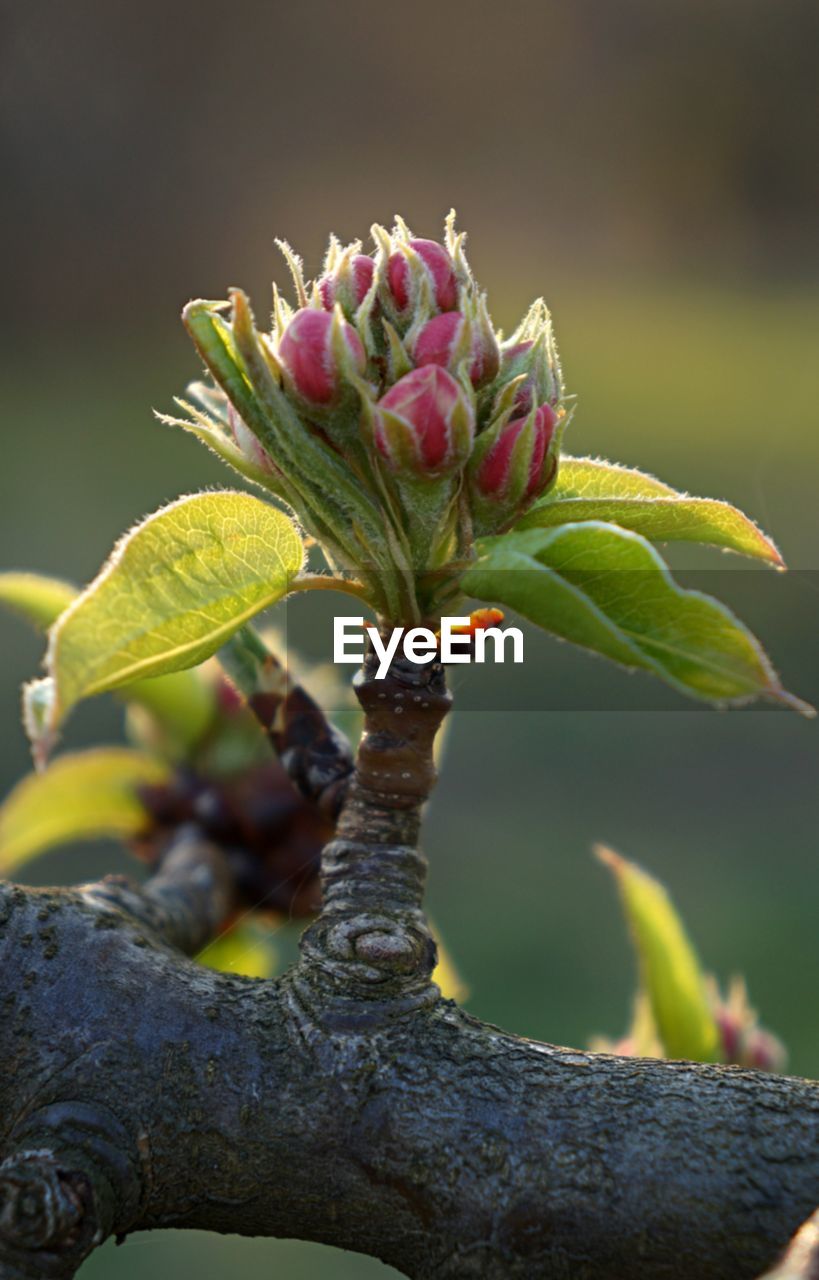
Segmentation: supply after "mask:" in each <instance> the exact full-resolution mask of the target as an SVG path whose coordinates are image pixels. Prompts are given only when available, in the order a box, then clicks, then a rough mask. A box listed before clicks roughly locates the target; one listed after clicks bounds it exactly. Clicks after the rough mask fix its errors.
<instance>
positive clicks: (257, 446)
mask: <svg viewBox="0 0 819 1280" xmlns="http://www.w3.org/2000/svg"><path fill="white" fill-rule="evenodd" d="M227 420H228V426H229V427H230V434H231V435H232V436H233V440H234V443H235V444H236V445H237V447H238V448H239V450H240V452H241V453H242V455H243V456H244V457H245V458H246V459H247V461H248V462H251V463H252V464H253V466H255V467H259V468H260V469H261V470H262V471H268V472H274V471H277V470H278V468H277V467H276V466H275V464H274V462H273V459H272V458H271V457H270V454H269V453H268V452H267V450H266V449H265V448H264V446H263V445H262V443H261V441H259V440H257V439H256V437H255V436H254V434H253V432H252V431H251V430H250V427H249V426H248V425H247V423H246V422H245V420H244V418H242V417H240V416H239V414H238V413H237V412H236V410H235V409H234V407H233V405H232V404H231V402H230V401H229V400H228V402H227Z"/></svg>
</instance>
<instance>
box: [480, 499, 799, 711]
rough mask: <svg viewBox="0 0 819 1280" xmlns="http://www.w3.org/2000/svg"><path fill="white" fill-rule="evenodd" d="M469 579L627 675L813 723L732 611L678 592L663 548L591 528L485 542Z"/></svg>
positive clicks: (604, 527) (490, 597)
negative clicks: (753, 702) (763, 702)
mask: <svg viewBox="0 0 819 1280" xmlns="http://www.w3.org/2000/svg"><path fill="white" fill-rule="evenodd" d="M478 547H479V558H478V560H477V562H476V564H475V565H474V566H473V567H472V568H471V569H469V570H468V571H467V572H466V573H465V574H464V577H463V579H462V585H463V588H464V590H465V591H467V592H468V593H469V594H470V595H473V596H476V597H477V598H478V599H480V600H486V601H491V602H494V603H500V604H507V605H509V606H510V607H511V608H513V609H516V610H517V611H518V612H519V613H520V614H522V615H523V617H525V618H529V619H530V621H532V622H535V623H537V624H538V626H541V627H543V628H544V629H545V630H547V631H550V632H552V633H553V634H554V635H557V636H560V637H562V638H563V639H564V640H570V641H571V642H572V643H574V644H578V645H581V646H582V647H584V648H587V649H591V650H593V651H594V652H596V653H599V654H602V655H603V656H604V657H606V658H609V659H611V660H612V661H614V662H618V663H621V664H622V665H623V666H626V667H642V668H644V669H646V670H648V671H651V672H653V673H654V674H655V675H657V676H660V677H661V679H663V680H665V681H666V683H668V684H670V685H672V686H673V687H674V688H676V689H679V690H680V691H681V692H683V693H687V694H690V695H692V696H693V697H696V698H703V699H705V700H707V701H709V702H717V703H741V702H745V701H748V700H749V699H751V698H754V697H758V696H760V695H765V696H767V697H770V698H773V699H776V700H777V701H780V702H783V703H787V704H789V705H790V706H792V707H794V708H795V709H797V710H799V711H801V712H803V713H804V714H807V715H811V714H814V713H813V709H812V708H811V707H809V706H807V704H805V703H802V702H800V700H799V699H798V698H795V697H793V695H791V694H789V693H787V692H786V691H785V690H784V689H783V688H782V685H781V683H780V681H779V677H778V676H777V674H776V672H775V671H774V669H773V667H772V666H771V663H770V662H769V660H768V658H767V656H766V654H765V652H764V650H763V649H762V647H761V645H760V644H759V642H758V641H757V640H756V639H755V637H754V636H753V635H752V634H751V633H750V631H748V630H747V629H746V628H745V627H744V626H743V625H742V623H741V622H739V621H738V620H737V618H735V617H734V615H733V614H732V613H731V611H730V610H729V609H728V608H726V606H725V605H722V604H720V603H718V602H717V601H716V600H712V599H711V598H710V597H709V596H705V595H703V594H701V593H700V592H698V591H686V590H684V589H683V588H682V587H679V586H677V584H676V583H675V582H674V580H673V578H672V577H671V574H670V573H669V571H668V569H667V567H666V565H665V564H664V563H663V561H662V559H661V558H660V556H659V555H658V553H657V552H656V551H655V550H654V548H653V547H652V546H651V545H650V544H649V543H648V542H646V541H645V540H644V539H643V538H641V537H639V536H638V535H637V534H635V533H631V532H629V531H627V530H625V529H620V528H618V527H617V526H616V525H611V524H603V523H601V522H599V521H588V522H584V523H582V524H566V525H562V526H559V527H558V528H556V529H530V530H527V531H526V532H523V533H508V534H504V535H502V536H500V537H497V538H486V539H484V540H483V541H482V542H481V543H479V544H478Z"/></svg>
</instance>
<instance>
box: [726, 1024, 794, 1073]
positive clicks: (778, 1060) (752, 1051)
mask: <svg viewBox="0 0 819 1280" xmlns="http://www.w3.org/2000/svg"><path fill="white" fill-rule="evenodd" d="M729 1061H730V1059H729ZM743 1061H744V1063H747V1065H748V1066H749V1067H756V1068H757V1069H758V1070H759V1071H784V1070H785V1066H786V1064H787V1061H788V1054H787V1050H786V1049H785V1046H784V1045H783V1043H782V1041H781V1040H779V1039H777V1037H776V1036H775V1035H773V1033H772V1032H770V1031H766V1030H765V1028H764V1027H754V1028H753V1029H752V1030H751V1031H749V1033H748V1038H747V1040H746V1043H745V1053H744V1057H743Z"/></svg>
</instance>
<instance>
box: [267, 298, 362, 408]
mask: <svg viewBox="0 0 819 1280" xmlns="http://www.w3.org/2000/svg"><path fill="white" fill-rule="evenodd" d="M342 326H343V329H342V332H343V335H344V340H345V342H346V344H347V347H348V349H349V353H350V357H351V360H352V363H353V365H354V367H355V369H356V372H358V373H363V372H364V370H365V368H366V363H367V361H366V356H365V355H364V348H363V346H362V345H361V339H360V338H359V336H358V334H357V333H356V331H355V329H353V327H352V326H351V325H349V324H347V322H346V320H345V321H342ZM279 359H280V360H281V362H282V365H283V366H284V369H285V372H286V374H287V375H288V377H289V380H290V382H291V383H292V386H293V388H294V390H295V391H296V392H297V393H298V394H299V395H300V396H301V397H302V398H303V399H304V400H306V401H307V402H308V403H310V404H316V405H329V404H332V402H333V401H334V400H337V399H338V396H339V394H340V392H341V390H342V385H343V383H342V372H341V370H340V369H339V366H338V360H337V358H336V352H335V351H334V349H333V316H332V315H331V314H330V313H329V312H327V311H319V310H317V309H316V308H313V307H305V308H304V309H303V310H302V311H297V312H296V314H295V315H294V316H293V319H292V320H291V321H290V323H289V325H288V326H287V328H286V330H285V331H284V333H283V335H282V338H281V341H280V343H279Z"/></svg>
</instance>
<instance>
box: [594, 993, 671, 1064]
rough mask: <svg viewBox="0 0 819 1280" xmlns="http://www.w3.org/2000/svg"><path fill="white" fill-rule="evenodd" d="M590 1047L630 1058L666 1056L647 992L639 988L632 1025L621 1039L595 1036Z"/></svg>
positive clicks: (633, 1010) (597, 1050) (595, 1050)
mask: <svg viewBox="0 0 819 1280" xmlns="http://www.w3.org/2000/svg"><path fill="white" fill-rule="evenodd" d="M589 1048H590V1049H591V1050H592V1052H593V1053H617V1054H620V1055H622V1056H625V1057H630V1058H664V1057H665V1050H664V1048H663V1046H662V1043H661V1041H660V1036H659V1033H658V1031H657V1024H656V1022H655V1021H654V1014H653V1012H652V1009H651V1001H650V999H649V998H648V995H647V994H646V992H645V991H643V990H639V991H638V992H637V995H636V996H635V997H634V1005H633V1008H632V1013H631V1025H630V1027H629V1029H628V1031H627V1032H626V1034H625V1036H623V1038H622V1039H621V1040H611V1039H609V1037H608V1036H593V1037H592V1039H591V1040H590V1042H589Z"/></svg>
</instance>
